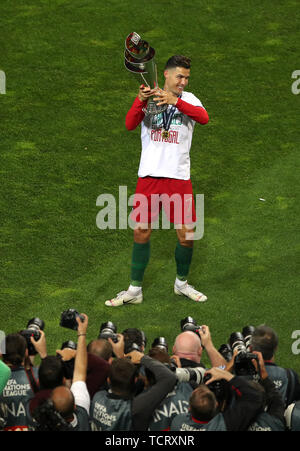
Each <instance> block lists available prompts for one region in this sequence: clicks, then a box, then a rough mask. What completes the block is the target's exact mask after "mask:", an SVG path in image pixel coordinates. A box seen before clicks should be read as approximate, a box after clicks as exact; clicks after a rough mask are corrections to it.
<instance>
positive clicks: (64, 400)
mask: <svg viewBox="0 0 300 451" xmlns="http://www.w3.org/2000/svg"><path fill="white" fill-rule="evenodd" d="M51 401H52V402H53V405H54V408H55V410H57V412H59V413H60V414H61V416H62V417H63V418H64V419H65V420H68V419H70V418H71V417H72V415H73V412H74V407H75V403H74V396H73V393H72V392H71V390H70V389H69V388H68V387H65V386H60V387H56V388H55V389H54V390H53V391H52V394H51Z"/></svg>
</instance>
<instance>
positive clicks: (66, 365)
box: [60, 340, 77, 379]
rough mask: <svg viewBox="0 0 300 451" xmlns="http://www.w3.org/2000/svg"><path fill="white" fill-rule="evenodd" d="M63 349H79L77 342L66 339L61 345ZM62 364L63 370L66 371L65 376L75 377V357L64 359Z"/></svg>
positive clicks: (68, 377)
mask: <svg viewBox="0 0 300 451" xmlns="http://www.w3.org/2000/svg"><path fill="white" fill-rule="evenodd" d="M60 349H61V350H63V349H73V350H75V351H76V350H77V344H76V343H75V342H74V341H72V340H69V341H65V342H64V343H63V344H62V345H61V348H60ZM62 366H63V371H64V376H65V378H66V379H73V373H74V366H75V359H74V358H73V359H70V360H62Z"/></svg>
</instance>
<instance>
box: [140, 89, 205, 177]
mask: <svg viewBox="0 0 300 451" xmlns="http://www.w3.org/2000/svg"><path fill="white" fill-rule="evenodd" d="M181 98H182V100H184V101H185V102H188V103H190V104H191V105H194V106H200V107H203V105H202V103H201V101H200V100H199V99H198V98H197V97H196V96H194V94H192V93H191V92H186V91H183V93H182V97H181ZM168 108H169V109H171V108H172V105H169V107H168ZM168 111H169V110H168ZM194 126H195V121H194V120H193V119H191V118H190V117H189V116H187V115H185V114H183V113H181V112H180V111H179V110H178V109H177V108H176V109H175V112H174V116H173V118H172V121H171V126H170V128H169V132H170V136H169V138H168V139H164V138H163V137H162V130H163V115H162V114H158V115H156V116H150V115H146V116H145V117H144V119H143V121H142V124H141V140H142V153H141V159H140V166H139V171H138V176H139V177H146V176H152V177H169V178H175V179H181V180H189V179H190V148H191V144H192V136H193V131H194Z"/></svg>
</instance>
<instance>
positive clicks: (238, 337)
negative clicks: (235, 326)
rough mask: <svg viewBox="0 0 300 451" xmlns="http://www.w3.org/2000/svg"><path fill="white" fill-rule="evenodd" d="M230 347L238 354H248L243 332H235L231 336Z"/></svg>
mask: <svg viewBox="0 0 300 451" xmlns="http://www.w3.org/2000/svg"><path fill="white" fill-rule="evenodd" d="M229 345H230V347H231V349H232V352H234V351H237V353H238V354H239V353H240V352H247V350H246V346H245V342H244V336H243V334H242V333H241V332H233V333H232V334H231V335H230V338H229Z"/></svg>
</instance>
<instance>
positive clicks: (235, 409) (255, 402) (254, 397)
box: [171, 368, 263, 431]
mask: <svg viewBox="0 0 300 451" xmlns="http://www.w3.org/2000/svg"><path fill="white" fill-rule="evenodd" d="M206 374H207V376H206V382H205V383H204V384H200V385H199V387H198V388H196V389H195V390H194V391H193V393H192V395H191V397H190V400H189V407H190V410H189V412H188V413H184V414H180V415H177V416H176V417H175V418H174V420H173V421H172V424H171V431H200V430H202V431H240V430H246V429H247V428H248V427H249V425H250V423H251V422H252V421H253V419H254V418H255V416H256V414H257V412H258V411H259V410H260V408H261V405H262V400H263V397H262V394H261V393H259V392H258V391H257V390H256V388H253V387H252V386H251V384H250V383H249V381H247V380H246V379H245V378H243V377H239V376H234V375H233V374H231V373H230V372H229V371H226V370H222V369H220V368H211V369H210V370H208V371H207V372H206ZM218 382H222V386H223V389H224V396H228V394H226V395H225V393H226V392H227V391H228V393H229V395H230V396H231V398H232V399H233V401H234V402H233V403H230V405H229V406H227V407H226V408H225V409H224V411H220V407H221V404H220V400H219V401H218V400H217V397H216V394H215V391H216V390H220V386H219V388H218V385H216V383H218ZM210 385H211V386H212V387H213V386H214V385H215V387H214V389H213V390H211V389H210V388H209V387H210ZM222 407H223V408H224V406H222Z"/></svg>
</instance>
